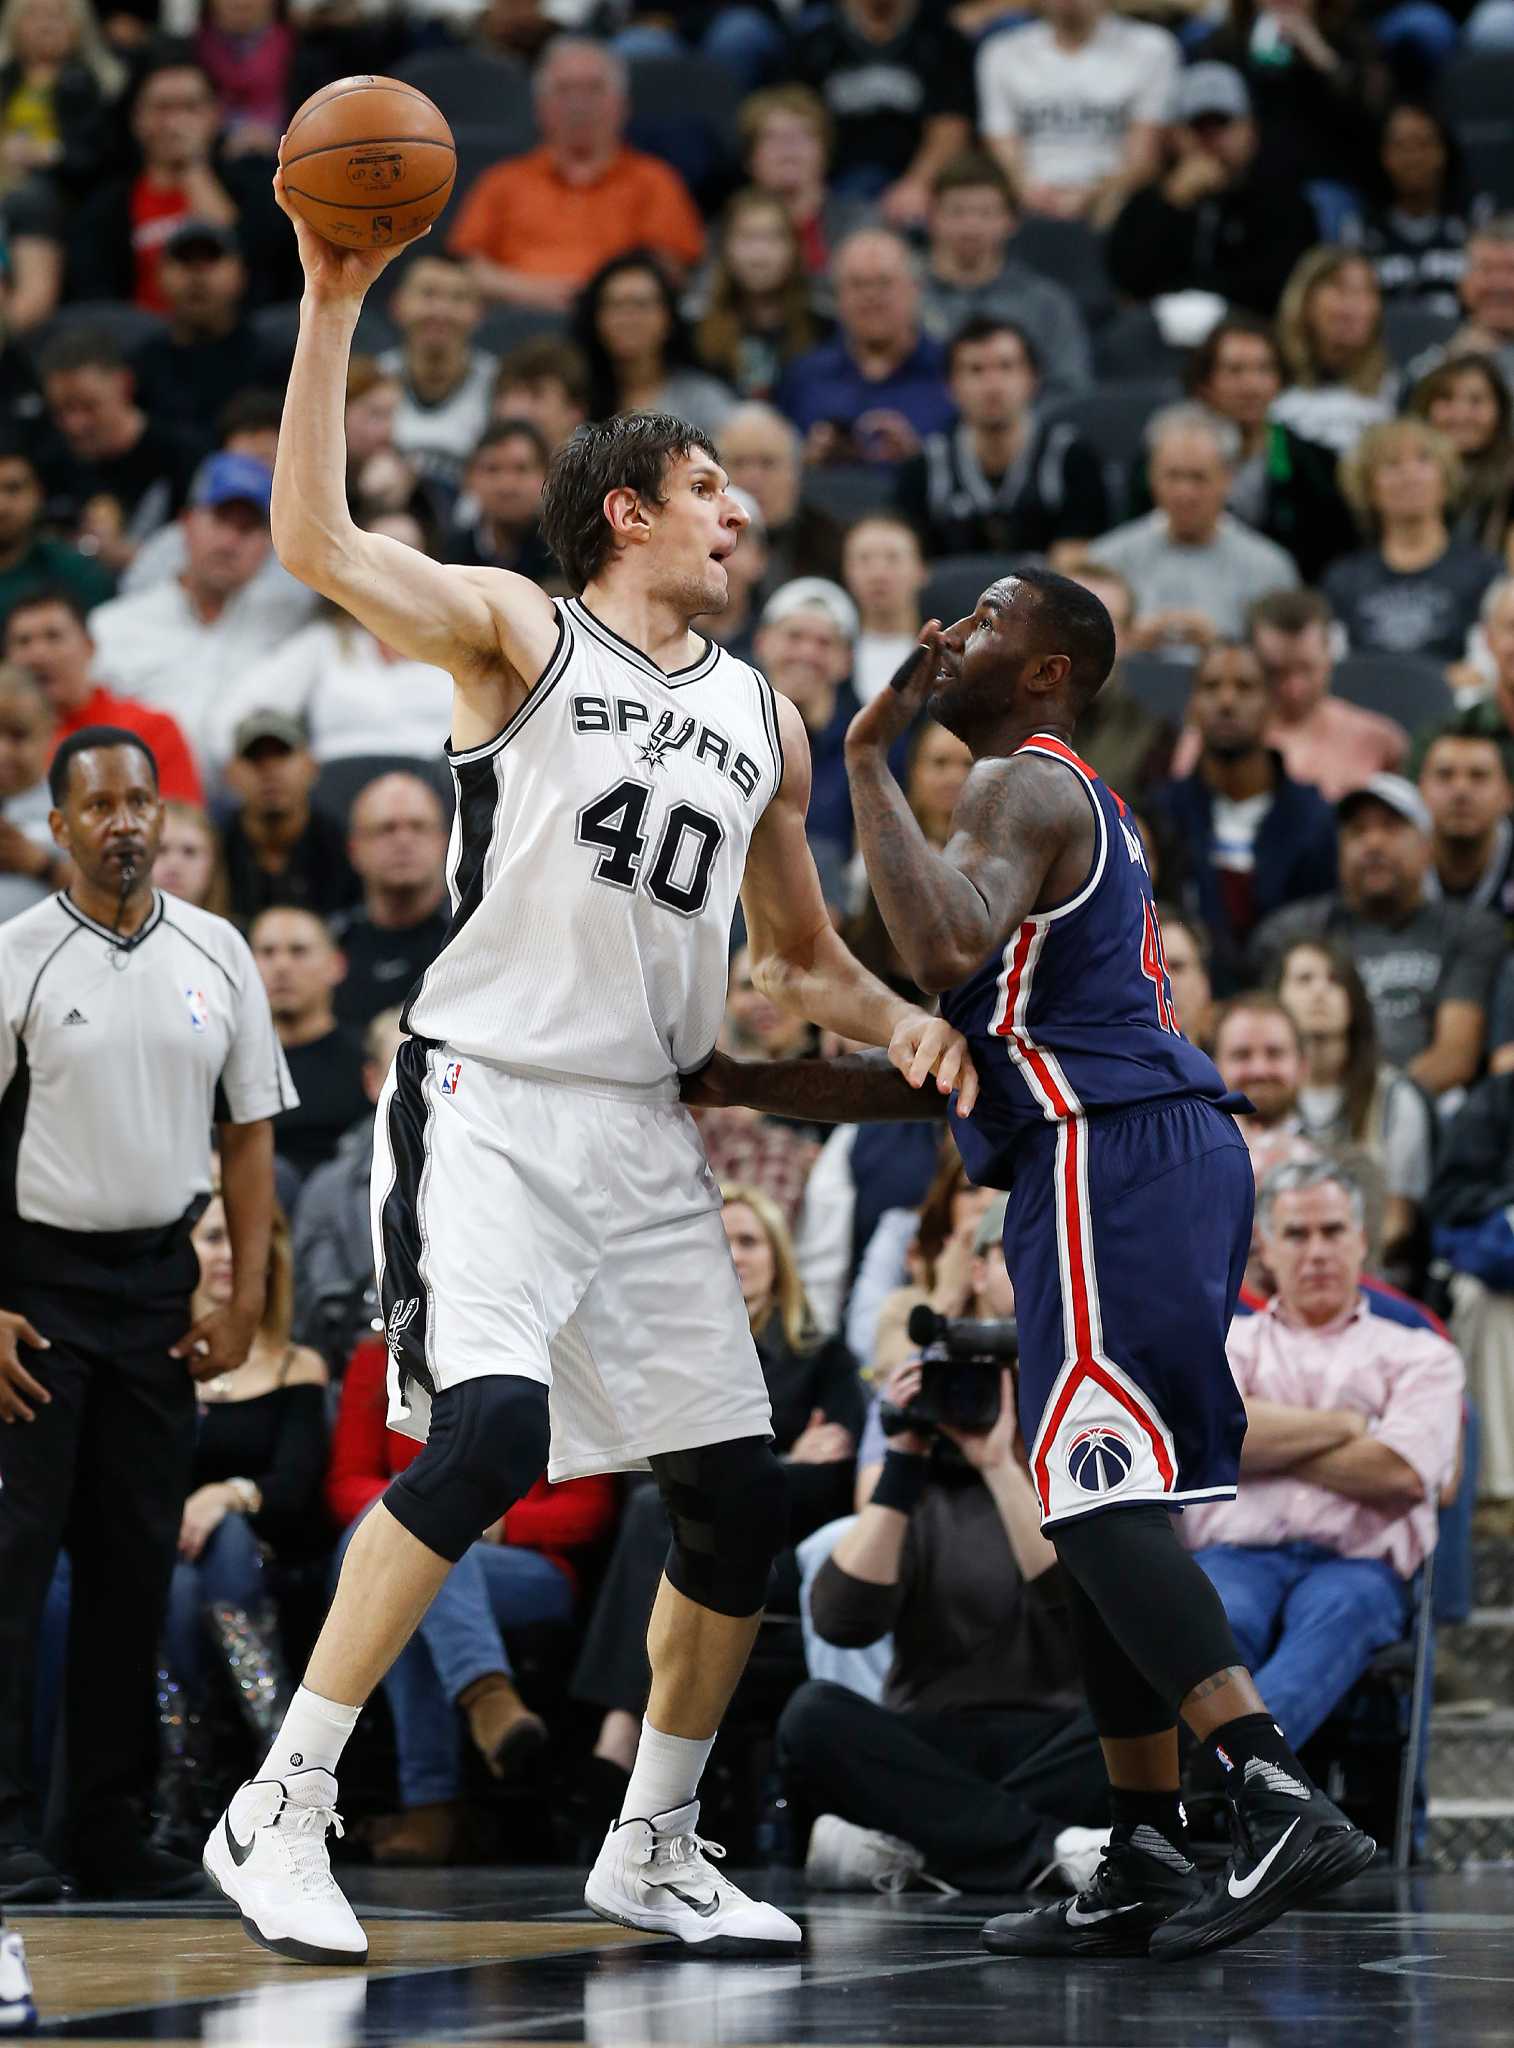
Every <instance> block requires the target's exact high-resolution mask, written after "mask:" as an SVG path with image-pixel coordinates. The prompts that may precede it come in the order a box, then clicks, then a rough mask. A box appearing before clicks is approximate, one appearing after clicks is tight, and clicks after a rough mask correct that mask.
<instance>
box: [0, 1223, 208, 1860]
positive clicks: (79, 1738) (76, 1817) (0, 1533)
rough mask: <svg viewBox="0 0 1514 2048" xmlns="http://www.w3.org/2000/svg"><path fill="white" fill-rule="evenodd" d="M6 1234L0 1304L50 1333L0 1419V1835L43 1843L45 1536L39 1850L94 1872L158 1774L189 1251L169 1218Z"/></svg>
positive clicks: (115, 1847) (183, 1434)
mask: <svg viewBox="0 0 1514 2048" xmlns="http://www.w3.org/2000/svg"><path fill="white" fill-rule="evenodd" d="M18 1239H20V1240H24V1250H25V1257H24V1258H20V1257H18V1256H17V1255H16V1251H17V1247H16V1246H14V1245H8V1246H7V1247H6V1251H5V1267H6V1271H5V1272H0V1308H7V1309H11V1310H19V1311H20V1312H21V1313H22V1314H24V1315H26V1316H27V1317H29V1318H30V1320H31V1322H32V1323H33V1325H34V1326H35V1328H36V1329H37V1330H38V1331H39V1332H40V1334H41V1335H42V1336H44V1337H47V1338H48V1339H49V1340H50V1349H48V1350H46V1351H33V1350H30V1349H29V1348H26V1347H23V1348H22V1352H21V1356H22V1362H23V1363H24V1364H25V1365H26V1367H27V1369H28V1371H30V1372H31V1373H32V1374H33V1375H34V1377H35V1378H37V1379H38V1380H40V1381H41V1382H42V1384H43V1385H44V1386H45V1387H46V1388H47V1389H48V1391H49V1393H50V1394H51V1395H52V1400H51V1401H50V1402H47V1403H45V1404H42V1405H38V1404H35V1403H33V1404H31V1405H33V1406H35V1407H36V1420H35V1421H33V1422H13V1423H9V1424H0V1844H5V1845H11V1844H16V1843H24V1844H26V1845H28V1846H30V1847H33V1848H36V1847H41V1846H42V1839H41V1838H42V1808H43V1803H44V1800H45V1796H46V1788H45V1787H43V1786H36V1785H33V1784H32V1783H31V1740H30V1731H31V1711H32V1700H33V1697H34V1691H35V1651H36V1643H37V1634H38V1627H39V1623H40V1620H41V1614H42V1607H43V1602H44V1600H45V1599H46V1596H47V1589H48V1586H49V1584H50V1582H51V1580H52V1575H53V1570H54V1567H55V1565H56V1563H57V1559H58V1552H59V1549H60V1547H62V1548H66V1549H67V1551H68V1553H69V1558H70V1562H71V1564H72V1569H73V1595H72V1606H71V1611H70V1617H69V1632H68V1671H67V1679H66V1684H65V1689H64V1712H63V1728H62V1735H63V1743H62V1749H63V1756H64V1778H63V1783H62V1800H61V1807H60V1810H58V1811H56V1812H55V1813H54V1814H53V1816H51V1819H52V1823H53V1825H52V1826H51V1827H50V1829H49V1840H48V1842H47V1849H48V1853H49V1854H50V1855H52V1856H53V1858H54V1859H55V1860H56V1861H58V1862H60V1863H61V1864H63V1865H64V1866H65V1867H66V1868H69V1869H72V1870H75V1871H77V1872H78V1873H79V1874H80V1875H81V1876H86V1877H88V1876H93V1875H95V1874H97V1873H98V1874H101V1875H106V1874H109V1873H110V1872H111V1871H113V1870H114V1869H117V1868H119V1867H120V1866H121V1865H123V1864H125V1863H128V1862H130V1861H131V1860H132V1859H133V1858H134V1857H135V1855H136V1854H137V1853H138V1852H139V1851H140V1849H141V1847H142V1845H143V1843H144V1841H145V1839H146V1831H147V1827H148V1824H149V1823H148V1804H149V1800H150V1796H151V1793H152V1788H153V1781H154V1778H155V1776H156V1771H157V1758H158V1720H157V1702H156V1689H157V1688H156V1678H155V1672H156V1665H157V1646H158V1638H159V1636H160V1634H161V1632H162V1627H163V1617H164V1612H165V1609H166V1606H167V1601H168V1585H169V1579H170V1577H171V1576H172V1573H173V1567H174V1558H175V1555H176V1552H177V1547H178V1534H179V1526H180V1521H181V1519H182V1514H183V1507H184V1501H185V1497H186V1495H187V1493H188V1490H189V1480H190V1472H191V1466H192V1460H193V1455H194V1435H195V1399H194V1385H193V1382H192V1380H191V1378H190V1374H189V1368H188V1366H187V1365H186V1364H185V1362H184V1361H183V1360H182V1359H176V1358H170V1357H169V1355H168V1349H169V1346H170V1345H172V1344H175V1343H177V1342H178V1340H179V1338H180V1337H182V1336H183V1335H184V1332H185V1330H186V1329H187V1328H188V1324H189V1298H190V1293H191V1291H192V1289H193V1285H194V1281H195V1277H196V1264H195V1256H194V1250H193V1247H192V1246H191V1245H190V1243H189V1236H188V1229H187V1227H186V1226H185V1225H183V1224H176V1225H173V1226H170V1228H169V1229H167V1230H161V1231H131V1232H121V1233H113V1234H112V1235H110V1236H109V1237H106V1236H103V1235H93V1234H83V1233H74V1232H62V1231H46V1232H44V1231H39V1230H38V1229H37V1228H36V1227H35V1226H24V1225H23V1226H21V1229H20V1231H19V1233H18ZM28 1273H29V1274H30V1276H32V1277H30V1278H28V1277H26V1276H27V1275H28ZM55 1782H57V1779H56V1773H55Z"/></svg>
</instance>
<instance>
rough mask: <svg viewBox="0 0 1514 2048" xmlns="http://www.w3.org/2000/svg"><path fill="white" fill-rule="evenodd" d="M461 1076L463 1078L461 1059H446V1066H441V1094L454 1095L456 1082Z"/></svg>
mask: <svg viewBox="0 0 1514 2048" xmlns="http://www.w3.org/2000/svg"><path fill="white" fill-rule="evenodd" d="M462 1078H463V1063H462V1061H461V1060H448V1062H447V1064H446V1066H444V1067H443V1068H442V1093H443V1095H455V1094H456V1093H457V1084H458V1082H459V1081H460V1080H461V1079H462Z"/></svg>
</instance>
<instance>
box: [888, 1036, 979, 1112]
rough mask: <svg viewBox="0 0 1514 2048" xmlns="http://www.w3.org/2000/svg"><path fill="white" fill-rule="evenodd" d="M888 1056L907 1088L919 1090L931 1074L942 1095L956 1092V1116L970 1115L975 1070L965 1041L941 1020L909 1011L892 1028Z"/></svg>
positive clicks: (975, 1086)
mask: <svg viewBox="0 0 1514 2048" xmlns="http://www.w3.org/2000/svg"><path fill="white" fill-rule="evenodd" d="M888 1056H889V1059H890V1060H891V1061H892V1062H893V1064H894V1065H895V1066H896V1067H897V1068H898V1069H899V1072H900V1073H901V1074H902V1075H903V1076H904V1078H905V1080H906V1081H908V1083H909V1085H910V1086H911V1088H923V1087H924V1085H925V1083H926V1082H927V1081H928V1080H929V1079H930V1077H931V1075H932V1074H934V1075H935V1077H936V1086H937V1087H938V1088H939V1089H940V1090H941V1093H942V1094H943V1095H949V1094H950V1093H951V1091H952V1090H953V1089H954V1088H955V1089H956V1090H957V1114H958V1116H971V1115H972V1113H973V1105H974V1104H975V1103H976V1102H977V1100H978V1070H977V1068H976V1067H975V1066H974V1065H973V1059H972V1054H971V1053H970V1052H969V1051H968V1049H967V1040H966V1039H965V1038H964V1037H963V1036H962V1034H961V1032H960V1031H954V1030H953V1029H952V1027H951V1025H950V1024H948V1023H947V1021H946V1019H945V1018H944V1017H932V1016H931V1015H930V1013H929V1012H928V1011H926V1010H911V1011H910V1013H909V1015H908V1016H907V1017H903V1018H901V1019H900V1021H899V1022H898V1023H897V1024H896V1025H895V1026H894V1035H893V1037H892V1038H891V1039H890V1040H889V1042H888Z"/></svg>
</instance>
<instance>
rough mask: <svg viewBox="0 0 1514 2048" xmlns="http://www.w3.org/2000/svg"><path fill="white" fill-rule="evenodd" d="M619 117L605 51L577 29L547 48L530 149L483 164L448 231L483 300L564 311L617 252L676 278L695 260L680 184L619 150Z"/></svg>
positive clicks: (618, 90)
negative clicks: (638, 252) (645, 258)
mask: <svg viewBox="0 0 1514 2048" xmlns="http://www.w3.org/2000/svg"><path fill="white" fill-rule="evenodd" d="M626 115H627V96H626V73H625V66H624V64H623V62H622V61H621V59H620V58H619V57H617V56H616V54H615V52H614V51H613V50H609V49H606V48H605V47H604V46H603V45H602V44H599V43H594V42H590V41H588V40H587V39H586V38H584V37H582V36H561V37H559V38H558V39H557V40H556V41H555V42H554V43H552V45H551V46H550V47H549V48H548V50H547V52H546V54H545V55H544V56H543V58H542V60H541V63H540V65H539V67H538V69H537V73H536V124H537V127H538V129H539V130H540V133H541V138H542V139H541V143H540V145H539V146H538V147H537V148H536V149H533V150H528V151H527V153H526V154H525V155H524V156H518V157H509V158H507V159H506V160H505V162H504V163H500V164H495V166H494V167H493V169H492V170H488V171H485V172H484V174H483V176H482V177H481V178H479V179H478V181H477V182H476V183H475V184H474V185H473V187H472V188H471V190H470V191H469V192H468V194H467V196H466V198H465V199H464V200H463V204H462V208H461V211H460V212H459V214H458V217H457V222H456V225H455V226H454V227H453V229H452V233H451V234H450V236H449V237H448V243H447V246H448V247H449V248H450V249H452V250H453V252H454V253H455V254H457V255H459V256H466V257H468V258H469V259H470V261H471V262H472V265H473V272H474V275H475V277H476V278H477V279H478V282H479V285H480V287H481V289H482V290H483V291H484V292H485V293H486V294H487V295H488V296H489V297H490V298H493V299H504V300H506V301H508V302H509V303H511V304H512V305H518V306H543V307H546V308H547V309H549V310H550V311H553V312H566V311H567V309H568V307H569V306H570V305H571V304H572V302H573V300H574V298H575V296H576V295H577V293H578V291H579V290H580V289H581V287H582V286H583V285H584V284H586V283H587V282H588V280H589V279H590V278H591V277H592V276H593V275H594V273H595V272H596V271H597V270H598V269H599V268H600V267H601V265H603V264H605V263H608V262H609V260H610V258H611V257H612V256H618V255H620V254H621V253H622V252H623V251H624V250H627V249H633V248H648V249H651V250H653V251H654V252H655V253H656V254H657V255H658V256H659V257H660V258H661V260H662V261H663V262H664V263H665V264H667V265H668V266H669V268H670V269H671V270H672V271H673V272H674V273H675V275H676V276H677V277H680V278H681V277H682V275H683V274H684V273H685V272H686V271H688V270H690V269H692V268H693V266H694V265H695V264H696V263H697V262H698V261H699V259H700V257H701V255H702V254H703V252H704V227H703V224H702V223H701V221H700V217H699V212H698V209H697V208H696V206H695V204H694V202H693V200H692V199H691V198H690V197H689V192H688V188H687V186H686V185H685V184H684V182H683V180H682V178H680V177H679V175H678V173H677V172H676V171H675V170H674V169H673V168H672V167H671V166H670V165H668V164H665V163H663V162H662V161H661V160H660V158H658V157H654V156H646V155H643V154H642V153H641V152H640V151H639V150H634V149H629V148H627V146H626V143H625V139H624V138H625V127H626Z"/></svg>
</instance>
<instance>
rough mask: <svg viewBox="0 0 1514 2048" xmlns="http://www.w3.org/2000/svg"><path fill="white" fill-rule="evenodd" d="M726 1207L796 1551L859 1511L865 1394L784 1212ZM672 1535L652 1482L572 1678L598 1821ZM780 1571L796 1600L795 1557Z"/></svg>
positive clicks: (638, 1686)
mask: <svg viewBox="0 0 1514 2048" xmlns="http://www.w3.org/2000/svg"><path fill="white" fill-rule="evenodd" d="M721 1201H722V1204H723V1209H722V1214H723V1217H724V1221H725V1229H726V1237H727V1239H728V1240H729V1242H730V1247H731V1258H732V1261H733V1263H734V1265H735V1268H736V1278H737V1280H738V1281H739V1283H740V1286H741V1296H742V1300H743V1301H744V1302H745V1304H746V1312H747V1323H748V1325H749V1327H750V1329H751V1332H752V1342H753V1343H754V1344H755V1345H756V1347H757V1356H758V1359H759V1360H760V1362H761V1365H762V1374H763V1378H764V1379H765V1380H766V1382H767V1389H768V1396H769V1398H770V1400H771V1401H772V1404H773V1423H772V1428H773V1444H774V1448H775V1449H776V1450H777V1452H778V1454H779V1456H780V1458H781V1459H782V1461H783V1466H784V1471H785V1473H786V1476H787V1478H788V1482H789V1488H788V1490H789V1541H790V1543H791V1544H793V1543H798V1542H800V1541H801V1540H802V1539H803V1538H804V1537H805V1536H807V1535H809V1533H810V1532H811V1530H814V1529H819V1528H821V1527H823V1526H824V1524H825V1523H827V1522H830V1521H834V1520H835V1518H836V1517H837V1516H838V1515H844V1514H846V1513H847V1512H848V1511H849V1510H850V1506H851V1493H852V1473H853V1459H854V1456H855V1452H856V1448H857V1432H858V1430H859V1429H860V1428H861V1426H862V1414H863V1397H862V1385H861V1382H860V1380H859V1379H858V1377H857V1369H856V1365H855V1363H854V1361H853V1359H852V1355H851V1353H850V1352H849V1351H848V1350H847V1348H846V1346H845V1345H844V1344H843V1343H842V1342H841V1340H840V1338H839V1337H828V1336H825V1335H824V1334H822V1332H820V1331H819V1330H818V1329H817V1328H816V1327H815V1321H814V1317H813V1316H812V1315H811V1313H810V1307H809V1303H808V1301H807V1300H806V1299H805V1293H804V1287H803V1284H802V1282H801V1280H800V1278H799V1267H798V1263H797V1261H796V1259H795V1257H794V1245H793V1240H792V1238H791V1237H790V1236H789V1232H788V1226H787V1225H786V1224H785V1223H784V1220H783V1217H782V1215H781V1213H780V1212H779V1210H778V1207H777V1205H776V1204H775V1203H774V1202H772V1201H771V1200H770V1199H769V1198H768V1197H767V1196H766V1195H765V1194H763V1192H762V1191H761V1189H759V1188H754V1187H750V1186H747V1185H745V1184H743V1183H736V1184H734V1185H731V1186H727V1187H725V1188H722V1190H721ZM712 1363H713V1362H712ZM668 1534H669V1532H668V1518H667V1510H666V1508H665V1507H664V1506H663V1503H662V1497H661V1495H660V1494H659V1492H658V1490H657V1488H656V1486H655V1485H653V1484H651V1483H650V1482H646V1483H643V1484H641V1485H640V1486H639V1487H638V1489H637V1491H635V1492H634V1493H633V1494H632V1495H631V1497H630V1499H629V1500H628V1501H627V1503H626V1510H625V1513H624V1515H623V1516H622V1517H621V1523H620V1529H619V1531H618V1533H617V1535H616V1539H615V1549H614V1551H613V1552H612V1553H611V1557H610V1563H609V1567H608V1569H607V1570H606V1573H605V1578H604V1584H603V1585H602V1586H601V1588H600V1593H599V1598H598V1600H597V1601H596V1602H595V1605H594V1613H593V1615H592V1617H591V1619H590V1622H589V1628H588V1633H587V1635H586V1637H585V1639H584V1647H583V1653H582V1655H581V1656H580V1657H579V1660H578V1668H577V1670H576V1672H575V1673H574V1677H573V1692H574V1695H575V1696H576V1697H577V1698H579V1699H583V1700H589V1701H592V1702H593V1703H594V1704H595V1705H596V1706H600V1707H603V1708H604V1709H605V1716H604V1719H603V1721H602V1722H601V1724H600V1730H599V1737H598V1740H597V1741H596V1743H595V1745H594V1758H593V1762H592V1764H591V1767H590V1772H589V1781H588V1786H587V1788H586V1789H587V1797H588V1801H589V1804H590V1805H591V1806H592V1807H593V1808H594V1809H596V1811H597V1810H598V1809H599V1808H601V1807H603V1808H604V1809H606V1810H607V1811H610V1812H611V1813H612V1814H614V1813H618V1812H619V1811H620V1798H621V1795H622V1794H623V1793H624V1791H625V1786H626V1779H627V1775H628V1773H629V1771H630V1768H631V1765H632V1763H633V1762H634V1760H635V1757H636V1745H637V1741H638V1739H639V1737H640V1734H641V1716H642V1712H643V1710H644V1708H645V1706H646V1698H647V1687H648V1684H649V1682H650V1677H651V1674H650V1671H649V1669H648V1666H647V1656H646V1633H647V1617H648V1615H649V1614H650V1612H651V1609H652V1602H653V1599H654V1598H655V1597H656V1594H657V1588H658V1582H659V1580H660V1579H661V1576H662V1567H663V1560H664V1558H665V1557H666V1556H667V1552H668ZM776 1571H777V1574H778V1579H779V1582H780V1583H781V1584H782V1585H784V1586H786V1587H791V1588H792V1589H793V1591H794V1593H795V1595H797V1588H798V1574H797V1570H796V1569H795V1568H794V1566H793V1563H792V1552H791V1551H790V1552H786V1553H785V1554H784V1556H783V1557H781V1558H780V1559H779V1561H778V1565H777V1567H776ZM779 1604H784V1603H783V1602H782V1601H781V1600H780V1602H779Z"/></svg>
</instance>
